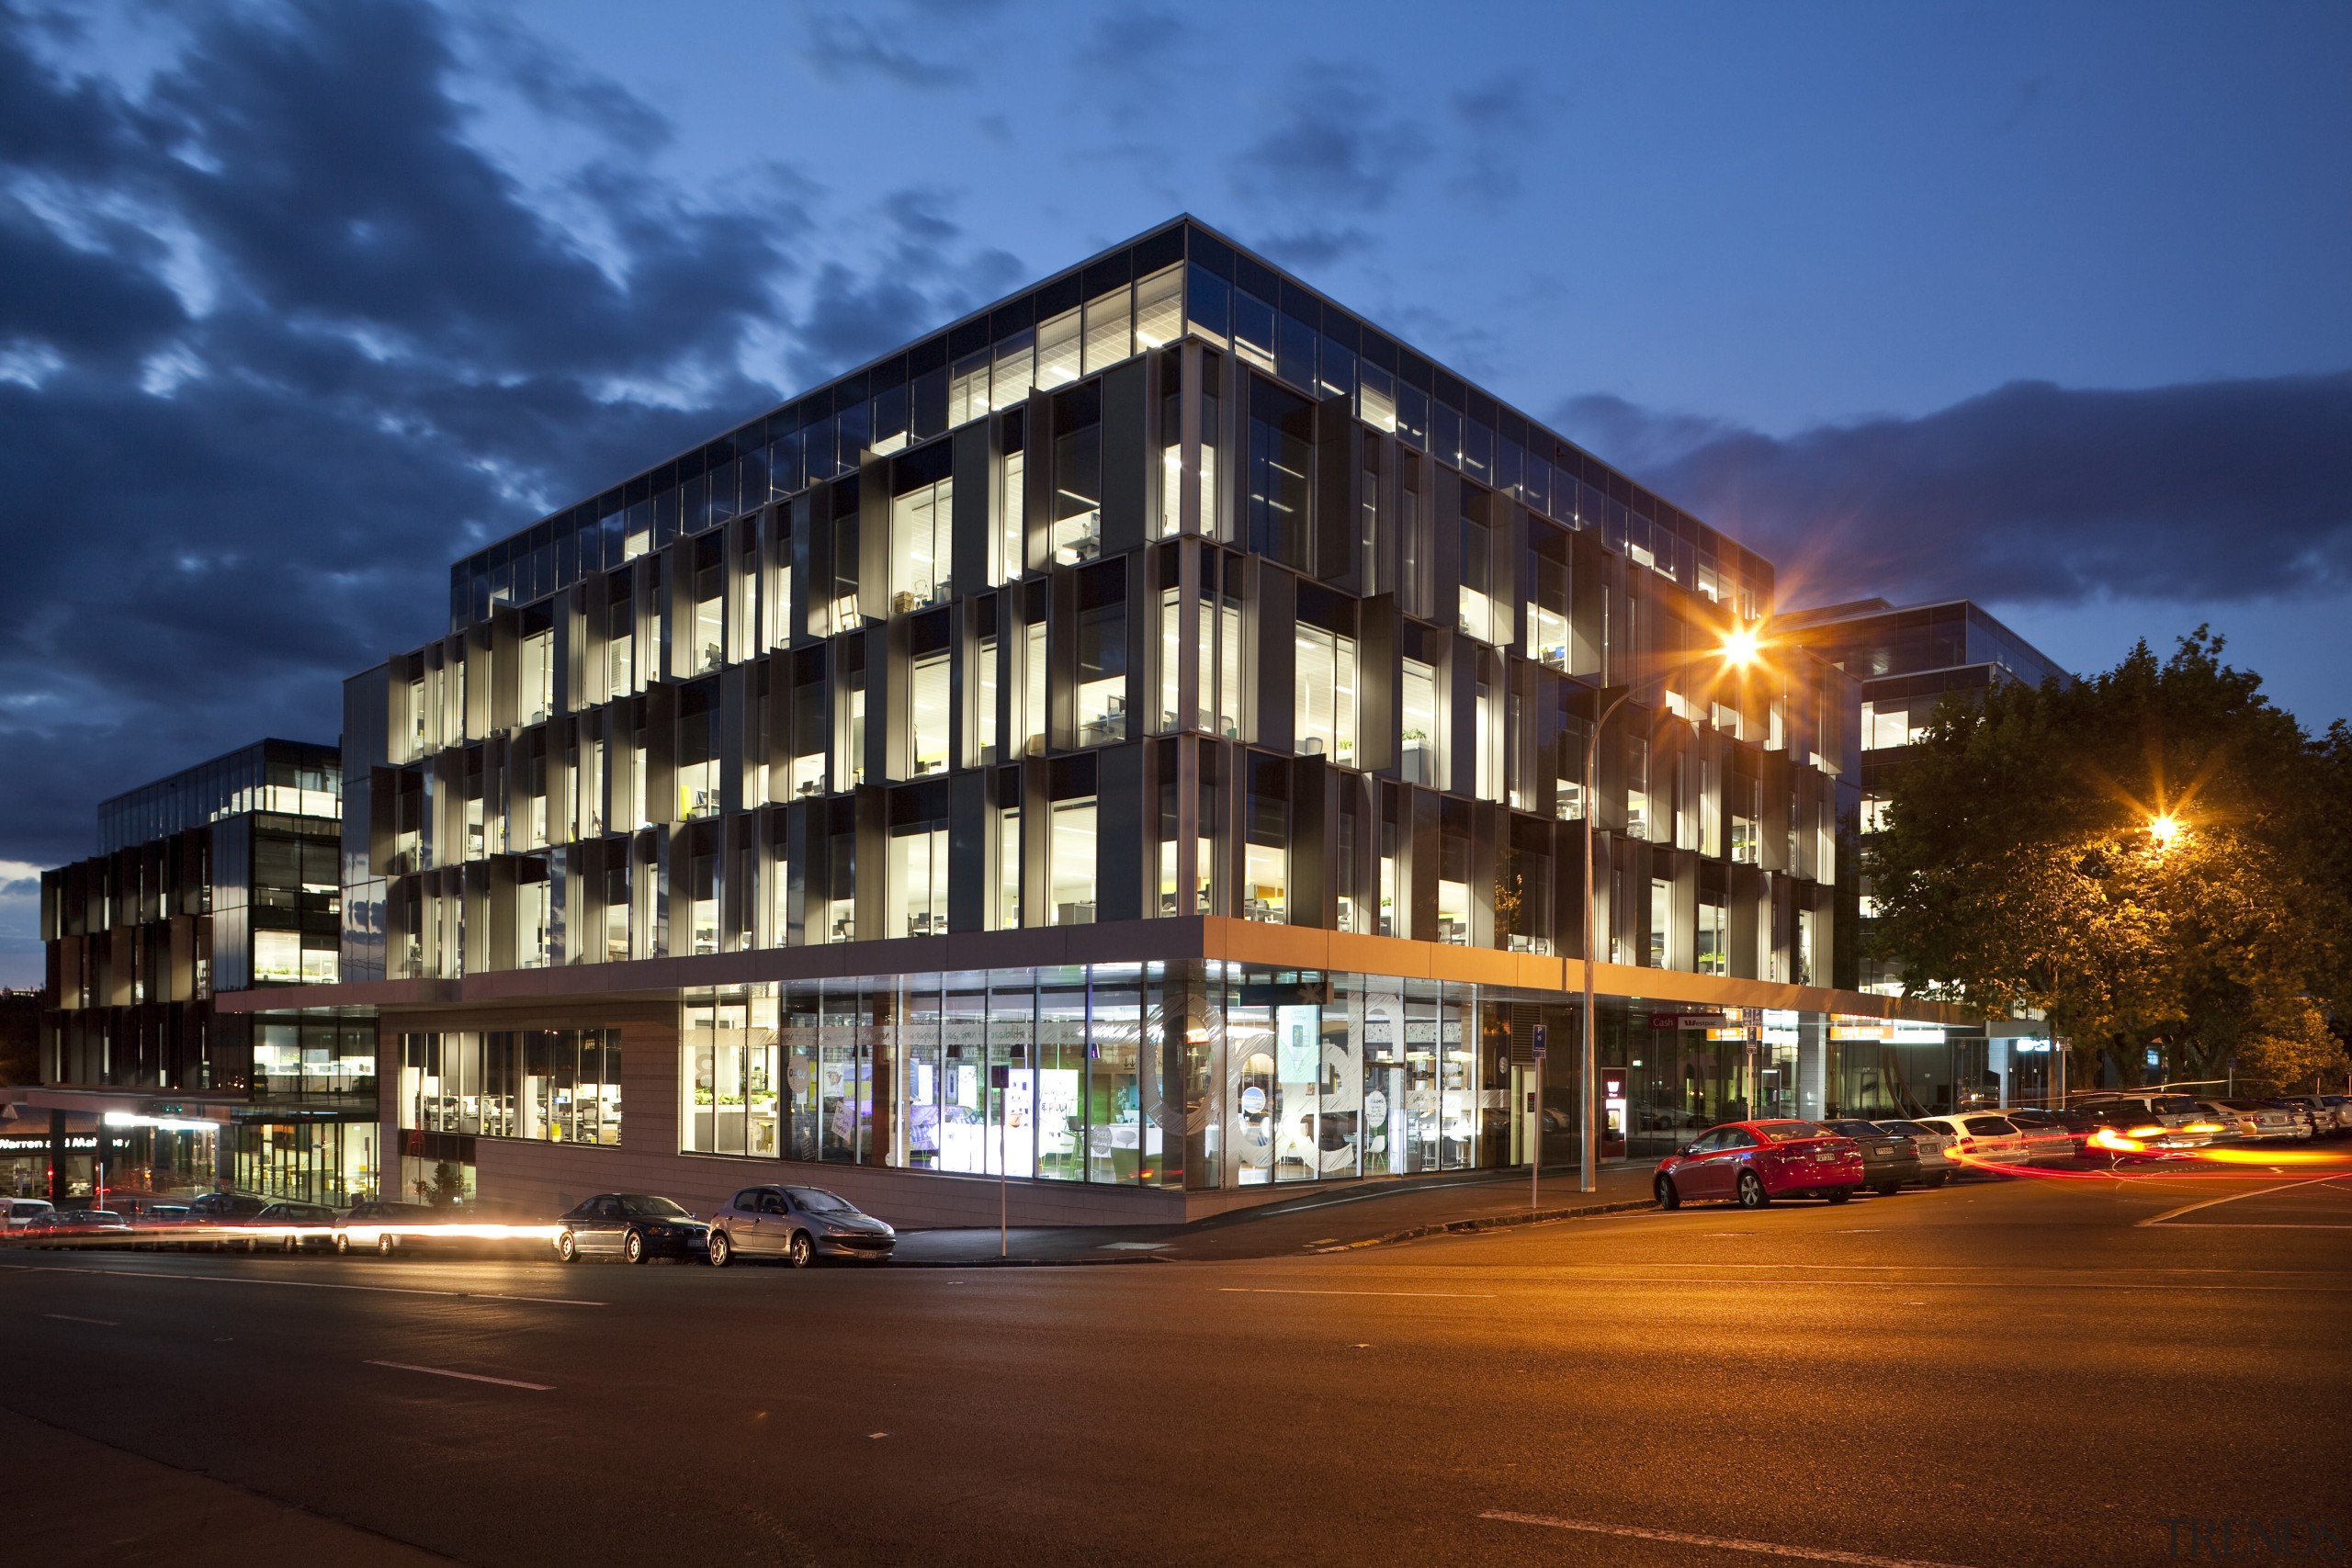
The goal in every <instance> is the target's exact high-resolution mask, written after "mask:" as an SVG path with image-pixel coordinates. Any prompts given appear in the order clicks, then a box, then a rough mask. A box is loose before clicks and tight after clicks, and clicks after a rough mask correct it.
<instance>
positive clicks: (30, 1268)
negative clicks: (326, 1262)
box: [0, 1263, 611, 1307]
mask: <svg viewBox="0 0 2352 1568" xmlns="http://www.w3.org/2000/svg"><path fill="white" fill-rule="evenodd" d="M0 1269H11V1270H13V1271H15V1272H17V1273H19V1274H97V1275H103V1276H105V1277H107V1278H108V1279H114V1280H200V1281H203V1282H205V1283H208V1284H214V1285H286V1286H289V1287H291V1288H293V1289H295V1290H300V1291H369V1292H374V1293H375V1294H377V1295H381V1296H446V1297H447V1298H449V1299H450V1300H452V1301H469V1302H536V1303H539V1304H540V1305H542V1306H572V1307H600V1306H609V1305H610V1304H611V1303H609V1302H591V1301H582V1300H580V1299H578V1298H577V1297H573V1296H510V1295H501V1294H499V1293H497V1292H492V1291H428V1290H424V1289H423V1288H422V1287H420V1286H415V1285H339V1284H335V1283H334V1282H332V1281H330V1280H261V1279H254V1278H250V1277H248V1276H245V1275H242V1274H172V1273H164V1272H155V1273H149V1272H147V1271H146V1270H144V1269H66V1268H61V1267H59V1266H57V1265H55V1264H50V1265H46V1266H40V1265H30V1264H24V1263H0Z"/></svg>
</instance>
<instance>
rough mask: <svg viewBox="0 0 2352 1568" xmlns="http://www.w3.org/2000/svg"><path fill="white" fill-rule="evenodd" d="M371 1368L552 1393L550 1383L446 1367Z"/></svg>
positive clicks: (389, 1364) (373, 1363)
mask: <svg viewBox="0 0 2352 1568" xmlns="http://www.w3.org/2000/svg"><path fill="white" fill-rule="evenodd" d="M368 1365H369V1366H371V1367H390V1368H391V1369H392V1370H393V1371H397V1372H429V1373H431V1374H432V1375H433V1376H435V1377H436V1378H463V1379H464V1380H465V1381H466V1382H494V1383H496V1384H497V1385H498V1386H499V1387H501V1388H527V1389H529V1390H530V1391H531V1392H532V1393H554V1392H555V1384H553V1383H551V1382H518V1381H516V1380H515V1379H514V1378H486V1377H484V1376H482V1375H481V1373H480V1372H453V1371H450V1370H449V1369H448V1368H447V1367H420V1366H417V1365H416V1364H415V1363H413V1362H411V1361H370V1362H368Z"/></svg>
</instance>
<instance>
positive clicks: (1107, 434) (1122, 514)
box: [1103, 358, 1151, 555]
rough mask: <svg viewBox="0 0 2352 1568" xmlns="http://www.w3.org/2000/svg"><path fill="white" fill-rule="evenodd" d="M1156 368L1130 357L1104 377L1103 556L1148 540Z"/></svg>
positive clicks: (1144, 361)
mask: <svg viewBox="0 0 2352 1568" xmlns="http://www.w3.org/2000/svg"><path fill="white" fill-rule="evenodd" d="M1149 369H1150V365H1149V362H1148V360H1146V359H1142V358H1136V359H1130V360H1128V361H1127V362H1126V363H1125V364H1123V365H1120V366H1117V367H1114V369H1112V370H1111V371H1110V372H1109V373H1108V374H1107V375H1105V376H1104V377H1103V554H1105V555H1117V554H1118V553H1119V552H1120V551H1122V550H1131V549H1134V548H1136V547H1137V546H1139V545H1141V544H1142V543H1143V542H1144V531H1145V528H1146V526H1147V525H1146V522H1145V515H1144V514H1145V507H1146V503H1147V502H1148V500H1149V499H1150V480H1151V468H1150V464H1149V463H1148V460H1147V457H1146V451H1145V446H1146V439H1145V438H1146V419H1147V410H1148V404H1149V397H1148V391H1149V388H1150V377H1149Z"/></svg>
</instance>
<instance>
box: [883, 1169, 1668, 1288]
mask: <svg viewBox="0 0 2352 1568" xmlns="http://www.w3.org/2000/svg"><path fill="white" fill-rule="evenodd" d="M1651 1169H1652V1167H1651V1166H1650V1164H1649V1163H1648V1162H1646V1161H1645V1162H1641V1163H1638V1164H1634V1165H1620V1166H1610V1167H1604V1168H1602V1170H1601V1172H1600V1190H1599V1191H1598V1192H1579V1191H1577V1184H1576V1183H1577V1175H1576V1172H1575V1171H1574V1170H1561V1171H1551V1170H1547V1171H1545V1172H1544V1185H1543V1192H1542V1195H1541V1206H1540V1208H1536V1209H1532V1210H1531V1208H1530V1207H1529V1204H1528V1201H1527V1173H1526V1172H1525V1171H1523V1170H1522V1171H1502V1172H1477V1173H1470V1172H1464V1174H1463V1176H1462V1177H1461V1179H1458V1180H1450V1181H1437V1182H1429V1183H1419V1184H1414V1185H1410V1186H1408V1185H1403V1184H1399V1185H1397V1186H1385V1185H1383V1186H1365V1187H1358V1188H1355V1189H1352V1190H1347V1191H1341V1192H1329V1191H1324V1192H1317V1191H1314V1190H1307V1191H1303V1192H1301V1193H1300V1194H1299V1195H1298V1196H1297V1197H1296V1198H1291V1199H1283V1200H1282V1201H1278V1202H1273V1203H1268V1204H1264V1205H1262V1206H1261V1207H1258V1208H1253V1209H1240V1210H1237V1211H1235V1212H1233V1213H1227V1214H1219V1215H1217V1216H1216V1217H1215V1218H1213V1219H1206V1220H1197V1221H1194V1222H1193V1224H1188V1225H1131V1226H1108V1225H1085V1226H1065V1227H1056V1228H1050V1229H1045V1228H1040V1229H1016V1230H1014V1231H1013V1232H1012V1235H1010V1236H1009V1237H1007V1238H1006V1241H1007V1244H1008V1250H1007V1253H1006V1255H1005V1256H1003V1257H1000V1256H999V1254H998V1235H997V1232H995V1231H994V1230H932V1231H902V1232H900V1233H899V1247H898V1251H897V1252H896V1254H895V1255H894V1256H893V1257H892V1258H891V1261H892V1262H893V1263H894V1264H896V1265H898V1266H900V1267H906V1268H985V1267H989V1266H991V1265H1000V1266H1001V1265H1002V1264H1006V1263H1011V1264H1016V1265H1029V1266H1037V1265H1052V1264H1083V1263H1145V1262H1153V1261H1170V1262H1173V1261H1182V1262H1205V1261H1209V1260H1213V1259H1218V1258H1283V1257H1296V1256H1298V1255H1300V1254H1303V1253H1313V1252H1339V1251H1345V1250H1348V1249H1350V1248H1352V1247H1375V1246H1379V1245H1381V1244H1382V1243H1385V1242H1392V1241H1406V1240H1410V1239H1411V1238H1412V1237H1414V1236H1419V1235H1436V1234H1437V1233H1439V1232H1441V1231H1445V1230H1485V1229H1488V1228H1493V1227H1499V1226H1503V1225H1510V1224H1526V1223H1527V1222H1528V1221H1529V1220H1531V1219H1565V1218H1567V1217H1569V1216H1571V1215H1575V1214H1583V1213H1604V1212H1607V1211H1608V1210H1611V1209H1624V1208H1638V1207H1643V1206H1645V1205H1647V1204H1648V1202H1649V1201H1650V1173H1651Z"/></svg>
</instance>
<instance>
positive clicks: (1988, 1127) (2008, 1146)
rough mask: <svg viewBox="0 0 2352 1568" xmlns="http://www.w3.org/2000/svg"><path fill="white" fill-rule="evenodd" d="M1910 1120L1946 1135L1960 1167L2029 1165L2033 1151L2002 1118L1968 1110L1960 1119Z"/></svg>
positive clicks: (1928, 1118) (2010, 1124)
mask: <svg viewBox="0 0 2352 1568" xmlns="http://www.w3.org/2000/svg"><path fill="white" fill-rule="evenodd" d="M1912 1120H1914V1121H1916V1122H1918V1123H1919V1125H1921V1126H1922V1127H1930V1128H1933V1129H1934V1130H1935V1131H1937V1132H1939V1133H1942V1134H1946V1135H1947V1136H1949V1137H1950V1138H1951V1140H1952V1145H1951V1153H1952V1155H1953V1156H1955V1157H1956V1158H1957V1159H1959V1161H1960V1162H1961V1164H1962V1166H1968V1167H1981V1166H1985V1165H2028V1164H2030V1163H2031V1162H2032V1157H2033V1151H2032V1149H2031V1147H2030V1145H2028V1144H2027V1142H2026V1136H2025V1134H2023V1133H2020V1132H2018V1125H2017V1123H2016V1122H2012V1121H2010V1120H2009V1119H2008V1118H2007V1117H2006V1116H1996V1115H1994V1114H1993V1113H1991V1112H1990V1111H1969V1112H1967V1113H1966V1114H1965V1115H1960V1116H1917V1117H1914V1118H1912Z"/></svg>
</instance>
